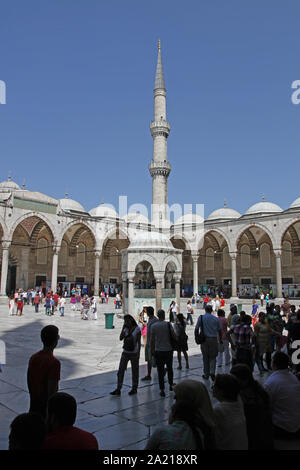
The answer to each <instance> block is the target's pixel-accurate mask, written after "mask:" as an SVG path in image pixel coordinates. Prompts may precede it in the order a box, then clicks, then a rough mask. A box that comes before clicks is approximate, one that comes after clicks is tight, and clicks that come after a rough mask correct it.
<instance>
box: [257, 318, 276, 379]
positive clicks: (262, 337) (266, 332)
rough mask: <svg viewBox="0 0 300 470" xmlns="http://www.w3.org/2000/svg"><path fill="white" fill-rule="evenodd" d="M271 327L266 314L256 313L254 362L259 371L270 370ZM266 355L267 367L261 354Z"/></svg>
mask: <svg viewBox="0 0 300 470" xmlns="http://www.w3.org/2000/svg"><path fill="white" fill-rule="evenodd" d="M271 332H272V329H271V327H270V325H269V323H268V322H267V321H266V314H265V313H264V312H260V313H259V315H258V322H256V323H255V325H254V334H255V362H256V364H257V367H258V369H259V371H260V373H263V372H265V371H267V370H268V369H269V370H271V342H270V336H271ZM264 354H265V355H266V363H267V367H268V369H266V368H265V367H264V365H263V356H264Z"/></svg>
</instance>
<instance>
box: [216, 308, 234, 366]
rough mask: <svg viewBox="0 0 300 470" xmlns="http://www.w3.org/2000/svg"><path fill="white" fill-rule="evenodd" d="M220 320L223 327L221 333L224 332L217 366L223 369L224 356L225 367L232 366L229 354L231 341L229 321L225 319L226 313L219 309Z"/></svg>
mask: <svg viewBox="0 0 300 470" xmlns="http://www.w3.org/2000/svg"><path fill="white" fill-rule="evenodd" d="M218 318H219V322H220V325H221V331H222V344H219V352H218V358H217V365H218V367H222V364H223V355H224V356H225V357H224V359H225V366H227V365H228V364H230V362H231V357H230V352H229V341H228V339H227V330H228V324H227V320H226V318H225V312H224V310H223V309H221V308H219V310H218Z"/></svg>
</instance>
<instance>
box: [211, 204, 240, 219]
mask: <svg viewBox="0 0 300 470" xmlns="http://www.w3.org/2000/svg"><path fill="white" fill-rule="evenodd" d="M239 217H241V214H240V213H239V212H238V211H236V210H234V209H230V208H229V207H221V209H216V210H215V211H213V212H212V213H211V214H210V215H209V216H208V217H207V219H206V220H229V219H238V218H239Z"/></svg>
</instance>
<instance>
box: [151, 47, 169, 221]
mask: <svg viewBox="0 0 300 470" xmlns="http://www.w3.org/2000/svg"><path fill="white" fill-rule="evenodd" d="M166 96H167V91H166V87H165V78H164V72H163V67H162V61H161V50H160V40H159V43H158V58H157V67H156V75H155V85H154V120H153V121H152V122H151V124H150V132H151V135H152V137H153V157H152V162H151V163H150V165H149V171H150V174H151V176H152V223H153V224H154V225H155V226H157V227H162V226H163V221H164V220H165V219H166V218H167V216H168V211H167V204H168V186H167V179H168V176H169V174H170V171H171V165H170V163H169V162H168V160H167V138H168V136H169V133H170V124H169V123H168V122H167V111H166Z"/></svg>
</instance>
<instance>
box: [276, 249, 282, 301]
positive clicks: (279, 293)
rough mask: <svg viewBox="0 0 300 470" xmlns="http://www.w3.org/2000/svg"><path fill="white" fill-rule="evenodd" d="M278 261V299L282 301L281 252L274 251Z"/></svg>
mask: <svg viewBox="0 0 300 470" xmlns="http://www.w3.org/2000/svg"><path fill="white" fill-rule="evenodd" d="M274 254H275V259H276V298H277V299H282V272H281V251H280V250H274Z"/></svg>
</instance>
